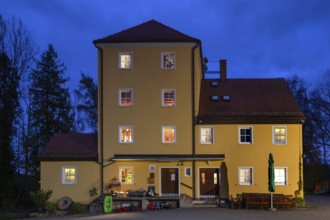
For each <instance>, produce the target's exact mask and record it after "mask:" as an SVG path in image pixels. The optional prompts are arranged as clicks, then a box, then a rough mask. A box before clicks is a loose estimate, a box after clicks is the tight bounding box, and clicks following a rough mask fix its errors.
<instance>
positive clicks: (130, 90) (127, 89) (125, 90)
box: [118, 88, 134, 106]
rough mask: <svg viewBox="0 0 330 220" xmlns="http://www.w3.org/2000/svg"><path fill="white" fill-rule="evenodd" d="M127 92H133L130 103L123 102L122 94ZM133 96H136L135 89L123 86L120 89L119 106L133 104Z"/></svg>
mask: <svg viewBox="0 0 330 220" xmlns="http://www.w3.org/2000/svg"><path fill="white" fill-rule="evenodd" d="M127 92H131V94H132V95H131V96H132V97H131V103H130V104H123V103H122V94H123V93H127ZM133 96H134V93H133V89H131V88H123V89H118V105H119V106H133V101H134V99H133Z"/></svg>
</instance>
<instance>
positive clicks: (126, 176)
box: [119, 167, 134, 184]
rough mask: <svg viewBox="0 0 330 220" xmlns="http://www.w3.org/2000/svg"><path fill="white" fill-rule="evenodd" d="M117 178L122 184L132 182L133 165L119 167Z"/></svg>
mask: <svg viewBox="0 0 330 220" xmlns="http://www.w3.org/2000/svg"><path fill="white" fill-rule="evenodd" d="M119 179H120V182H121V183H122V184H133V183H134V170H133V167H119Z"/></svg>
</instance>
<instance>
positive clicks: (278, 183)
mask: <svg viewBox="0 0 330 220" xmlns="http://www.w3.org/2000/svg"><path fill="white" fill-rule="evenodd" d="M276 170H284V172H285V173H284V178H285V180H284V182H276V179H277V176H276ZM274 175H275V186H286V185H288V168H287V167H274Z"/></svg>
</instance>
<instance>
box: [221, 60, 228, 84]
mask: <svg viewBox="0 0 330 220" xmlns="http://www.w3.org/2000/svg"><path fill="white" fill-rule="evenodd" d="M226 80H227V60H220V81H226Z"/></svg>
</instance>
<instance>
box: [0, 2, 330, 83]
mask: <svg viewBox="0 0 330 220" xmlns="http://www.w3.org/2000/svg"><path fill="white" fill-rule="evenodd" d="M0 14H2V15H3V16H4V17H5V18H10V17H11V16H15V17H18V18H21V19H22V21H23V23H24V24H25V25H26V26H27V28H28V29H29V31H30V32H31V34H32V38H33V39H34V41H35V43H36V44H37V45H38V46H39V47H40V49H39V51H40V53H41V52H43V51H44V50H45V49H46V48H47V44H49V43H51V44H53V45H54V47H55V49H56V51H57V52H58V55H59V58H60V60H61V61H62V62H64V64H65V65H66V67H67V72H66V74H67V75H68V76H69V77H70V78H71V81H70V83H71V84H72V86H71V87H72V88H74V87H76V86H77V84H78V81H79V79H80V71H83V72H84V73H87V74H89V75H91V76H93V77H95V78H96V72H97V56H96V54H97V50H96V48H95V47H94V45H93V44H92V41H93V40H95V39H98V38H102V37H105V36H107V35H110V34H114V33H116V32H119V31H121V30H124V29H127V28H130V27H132V26H135V25H138V24H141V23H143V22H146V21H148V20H151V19H155V20H157V21H159V22H161V23H163V24H165V25H168V26H170V27H172V28H174V29H176V30H178V31H180V32H183V33H185V34H188V35H190V36H192V37H195V38H198V39H200V40H201V41H202V46H203V55H204V56H206V57H208V59H209V60H210V61H211V62H210V63H209V70H218V69H219V67H218V60H219V59H227V68H228V77H229V78H265V77H289V76H291V75H293V74H297V75H299V76H300V77H302V78H304V79H305V80H307V81H309V82H312V83H314V82H317V81H319V80H321V77H322V74H323V73H324V72H325V71H326V70H327V69H329V68H330V1H328V0H166V1H163V0H160V1H158V0H0ZM39 57H40V55H39V56H38V58H39ZM212 61H213V62H212Z"/></svg>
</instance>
